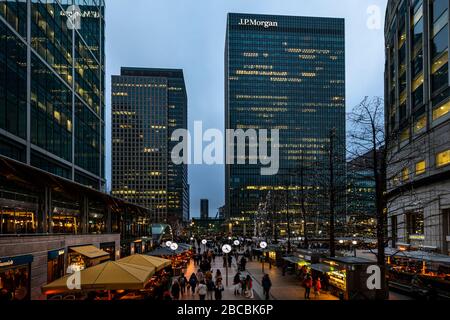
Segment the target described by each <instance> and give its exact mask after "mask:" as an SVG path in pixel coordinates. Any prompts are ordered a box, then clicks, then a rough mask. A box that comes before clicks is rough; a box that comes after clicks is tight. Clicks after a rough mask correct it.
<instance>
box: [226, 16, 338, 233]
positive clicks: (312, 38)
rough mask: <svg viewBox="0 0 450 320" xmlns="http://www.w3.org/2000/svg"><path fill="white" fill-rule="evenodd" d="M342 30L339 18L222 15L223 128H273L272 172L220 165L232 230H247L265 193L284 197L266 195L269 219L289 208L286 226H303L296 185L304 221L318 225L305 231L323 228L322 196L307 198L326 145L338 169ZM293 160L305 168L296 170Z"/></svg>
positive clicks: (315, 190)
mask: <svg viewBox="0 0 450 320" xmlns="http://www.w3.org/2000/svg"><path fill="white" fill-rule="evenodd" d="M344 29H345V28H344V20H343V19H335V18H314V17H291V16H273V15H254V14H235V13H230V14H228V22H227V35H226V46H225V127H226V129H235V130H236V129H242V130H248V129H255V130H258V129H268V130H270V129H279V130H280V170H279V173H278V174H277V175H276V176H261V175H260V169H261V166H259V165H249V164H248V161H247V164H246V165H237V164H236V163H237V162H236V159H233V160H234V164H229V165H227V166H226V174H225V176H226V178H225V179H226V190H225V192H226V212H227V218H228V219H230V220H231V223H230V225H231V224H235V229H236V228H237V227H239V228H240V229H241V231H245V232H246V233H247V232H253V231H252V230H253V228H249V226H251V225H252V220H254V219H255V217H256V215H258V214H259V210H258V208H259V204H260V203H261V202H262V201H264V200H265V199H266V198H267V196H268V193H269V192H270V193H271V198H272V199H275V198H277V197H276V195H275V194H278V196H279V197H280V198H279V199H285V196H287V199H288V200H287V201H285V200H276V201H272V202H274V203H273V204H270V205H271V208H270V211H272V212H276V214H277V217H275V218H274V217H271V219H275V220H276V219H280V220H284V221H287V220H288V219H289V218H283V217H285V216H287V215H290V216H291V218H292V219H293V220H290V222H291V224H292V227H293V228H294V225H295V224H297V223H298V224H299V225H303V224H302V223H301V221H300V220H301V219H300V216H301V210H300V207H301V206H300V203H299V202H300V201H299V197H298V195H299V194H300V193H301V190H303V191H304V192H305V193H307V194H308V200H307V201H305V203H306V205H307V206H308V208H307V209H306V210H307V211H308V220H310V222H311V226H312V225H321V226H323V227H324V228H325V229H322V227H320V228H316V229H315V230H312V231H311V232H315V233H320V234H325V233H326V222H327V221H328V218H327V217H326V214H325V211H326V210H327V209H326V206H327V205H326V200H325V199H323V201H322V200H321V201H316V203H313V200H312V199H313V198H315V199H318V198H319V197H315V195H318V194H319V193H323V192H324V191H325V189H326V187H325V186H323V185H322V186H321V185H320V184H319V183H318V180H322V182H324V181H326V180H327V178H326V177H327V176H328V174H327V173H326V172H323V174H321V175H320V178H319V177H317V170H314V169H313V167H316V168H317V167H318V166H319V163H325V162H327V161H326V159H327V157H328V155H327V154H328V150H330V146H331V145H333V146H334V152H333V158H334V161H333V163H334V164H336V167H335V168H334V169H335V170H336V173H339V175H341V176H342V175H343V173H344V172H345V151H344V148H345V147H344V146H345V30H344ZM332 131H333V136H332ZM227 157H228V156H227ZM247 160H248V158H247ZM300 167H303V168H306V169H305V170H303V173H304V174H302V175H299V168H300ZM322 167H323V168H324V166H322ZM308 168H309V169H308ZM324 171H326V170H325V169H324ZM319 202H320V203H319ZM288 221H289V220H288ZM283 232H286V231H283V230H280V234H281V235H282V234H283Z"/></svg>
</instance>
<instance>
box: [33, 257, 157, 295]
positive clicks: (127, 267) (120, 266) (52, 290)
mask: <svg viewBox="0 0 450 320" xmlns="http://www.w3.org/2000/svg"><path fill="white" fill-rule="evenodd" d="M154 274H155V269H154V268H149V267H141V266H137V265H131V264H127V263H119V262H114V261H108V262H105V263H103V264H100V265H97V266H95V267H91V268H87V269H84V270H82V271H80V277H79V279H80V281H81V289H80V290H79V291H97V290H141V289H144V287H145V285H146V283H147V282H148V281H149V279H150V277H151V276H153V275H154ZM69 277H71V276H69V275H68V276H65V277H63V278H61V279H58V280H56V281H54V282H52V283H49V284H47V285H45V286H43V287H42V292H43V293H44V294H57V293H62V292H72V291H73V290H70V289H69V288H68V286H67V284H68V283H67V281H68V279H69ZM70 283H71V282H69V284H70Z"/></svg>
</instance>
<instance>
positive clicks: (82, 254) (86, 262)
mask: <svg viewBox="0 0 450 320" xmlns="http://www.w3.org/2000/svg"><path fill="white" fill-rule="evenodd" d="M110 259H111V255H110V254H109V253H108V252H106V251H104V250H101V249H98V248H96V247H94V246H91V245H89V246H80V247H70V248H69V250H68V254H67V271H66V272H67V273H68V274H72V273H74V272H77V271H81V270H84V269H86V268H89V267H92V266H95V265H98V264H100V263H102V262H105V261H108V260H110Z"/></svg>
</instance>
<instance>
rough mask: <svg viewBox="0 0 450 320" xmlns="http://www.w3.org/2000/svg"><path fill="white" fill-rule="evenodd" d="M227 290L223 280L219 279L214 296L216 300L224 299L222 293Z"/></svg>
mask: <svg viewBox="0 0 450 320" xmlns="http://www.w3.org/2000/svg"><path fill="white" fill-rule="evenodd" d="M224 291H225V288H224V286H223V284H222V280H221V279H220V280H217V282H216V286H215V288H214V297H215V298H216V300H218V301H219V300H222V293H223V292H224Z"/></svg>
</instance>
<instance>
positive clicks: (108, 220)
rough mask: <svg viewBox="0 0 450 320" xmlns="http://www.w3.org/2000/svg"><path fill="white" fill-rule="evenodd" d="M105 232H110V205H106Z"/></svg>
mask: <svg viewBox="0 0 450 320" xmlns="http://www.w3.org/2000/svg"><path fill="white" fill-rule="evenodd" d="M105 212H106V233H108V234H109V233H112V217H111V207H110V206H109V205H107V206H106V209H105Z"/></svg>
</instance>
